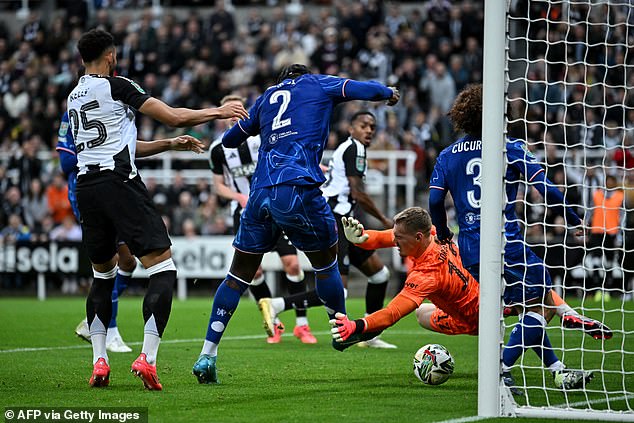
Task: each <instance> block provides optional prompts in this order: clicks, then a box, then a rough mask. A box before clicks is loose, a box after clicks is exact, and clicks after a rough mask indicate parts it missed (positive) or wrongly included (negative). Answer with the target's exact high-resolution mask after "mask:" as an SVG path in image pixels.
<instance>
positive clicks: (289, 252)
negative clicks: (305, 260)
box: [233, 207, 297, 257]
mask: <svg viewBox="0 0 634 423" xmlns="http://www.w3.org/2000/svg"><path fill="white" fill-rule="evenodd" d="M241 212H242V208H241V207H238V208H237V209H236V211H235V212H234V213H233V233H234V234H237V233H238V228H239V227H240V214H241ZM273 251H275V252H276V253H277V254H278V255H279V256H280V257H284V256H296V255H297V248H295V247H294V246H293V244H292V243H291V241H290V240H289V239H288V237H287V236H286V235H284V233H282V236H281V237H279V239H278V240H277V243H276V244H275V247H273Z"/></svg>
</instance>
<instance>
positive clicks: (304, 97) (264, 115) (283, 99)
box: [223, 74, 392, 189]
mask: <svg viewBox="0 0 634 423" xmlns="http://www.w3.org/2000/svg"><path fill="white" fill-rule="evenodd" d="M391 96H392V90H391V89H389V88H387V87H386V86H384V85H382V84H379V83H377V82H374V81H369V82H359V81H354V80H350V79H344V78H338V77H335V76H329V75H314V74H306V75H302V76H300V77H298V78H295V79H287V80H285V81H283V82H282V83H280V84H277V85H274V86H272V87H270V88H268V89H267V90H266V91H265V92H264V94H262V95H261V96H260V97H259V98H258V99H257V100H256V102H255V104H254V105H253V107H252V108H251V109H250V110H249V118H248V119H246V120H241V121H239V122H238V123H237V124H236V125H235V126H234V127H233V128H231V129H230V130H229V131H228V132H227V133H226V134H225V136H224V137H223V144H224V145H226V146H228V147H235V146H236V145H238V144H239V143H240V142H243V141H244V140H245V139H246V138H248V137H249V136H254V135H258V134H259V135H260V138H261V140H262V142H261V145H260V150H259V153H258V156H259V159H258V164H257V167H256V169H255V173H254V174H253V178H252V180H251V184H252V185H251V188H252V189H257V188H264V187H270V186H276V185H281V184H290V185H321V184H322V183H323V182H324V181H325V178H324V174H323V172H322V171H321V169H320V168H319V163H320V162H321V158H322V154H323V151H324V147H325V145H326V142H327V140H328V133H329V131H330V118H331V115H332V110H333V108H334V107H335V106H336V105H337V104H339V103H342V102H345V101H349V100H375V101H376V100H386V99H389V98H390V97H391Z"/></svg>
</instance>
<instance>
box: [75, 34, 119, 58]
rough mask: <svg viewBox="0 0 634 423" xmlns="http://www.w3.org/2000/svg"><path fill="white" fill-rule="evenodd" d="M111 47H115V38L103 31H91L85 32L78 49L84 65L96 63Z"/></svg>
mask: <svg viewBox="0 0 634 423" xmlns="http://www.w3.org/2000/svg"><path fill="white" fill-rule="evenodd" d="M111 47H114V37H113V36H112V34H110V33H109V32H106V31H104V30H103V29H91V30H90V31H88V32H84V33H83V34H82V36H81V38H80V39H79V42H78V43H77V49H78V50H79V54H80V55H81V58H82V60H83V61H84V63H90V62H94V61H95V60H97V59H98V58H99V57H101V55H102V54H103V53H104V52H105V51H106V50H108V49H109V48H111Z"/></svg>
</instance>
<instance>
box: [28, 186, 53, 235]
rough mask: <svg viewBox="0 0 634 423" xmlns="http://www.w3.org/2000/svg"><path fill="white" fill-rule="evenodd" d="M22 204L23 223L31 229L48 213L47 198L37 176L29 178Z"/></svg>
mask: <svg viewBox="0 0 634 423" xmlns="http://www.w3.org/2000/svg"><path fill="white" fill-rule="evenodd" d="M22 204H23V205H24V218H25V223H26V224H27V225H28V226H29V228H31V229H36V228H38V227H39V226H40V222H42V220H43V219H44V216H46V215H47V214H48V200H47V198H46V195H45V193H44V189H43V188H42V181H40V180H39V179H37V178H35V179H33V180H31V186H30V188H29V191H28V193H27V194H26V195H25V196H24V199H23V200H22Z"/></svg>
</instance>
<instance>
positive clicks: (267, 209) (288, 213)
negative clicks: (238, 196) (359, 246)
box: [233, 185, 338, 253]
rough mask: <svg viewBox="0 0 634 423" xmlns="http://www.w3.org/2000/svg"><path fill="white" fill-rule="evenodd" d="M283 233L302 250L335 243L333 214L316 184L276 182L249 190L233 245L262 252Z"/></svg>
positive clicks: (336, 238) (319, 249)
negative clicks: (276, 183)
mask: <svg viewBox="0 0 634 423" xmlns="http://www.w3.org/2000/svg"><path fill="white" fill-rule="evenodd" d="M282 231H284V233H285V234H286V236H287V237H288V239H289V240H290V241H291V243H292V244H293V245H294V246H295V248H297V249H298V250H302V251H323V250H327V249H328V248H330V247H331V246H332V245H334V244H336V243H337V240H338V237H337V224H336V222H335V217H334V215H333V214H332V211H331V210H330V207H329V206H328V204H327V203H326V199H325V198H324V197H323V196H322V195H321V190H320V189H319V186H316V185H276V186H273V187H266V188H258V189H255V190H253V191H251V193H250V194H249V201H248V202H247V206H246V208H245V209H244V211H243V212H242V216H240V228H239V229H238V233H237V234H236V238H235V240H234V241H233V246H234V247H235V248H236V249H238V250H240V251H244V252H247V253H266V252H269V251H272V250H273V249H274V248H275V245H276V243H277V240H278V239H279V237H280V236H281V234H282Z"/></svg>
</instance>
